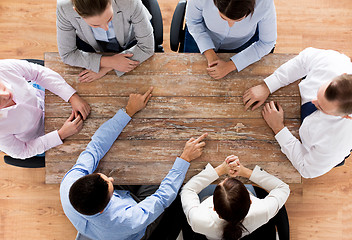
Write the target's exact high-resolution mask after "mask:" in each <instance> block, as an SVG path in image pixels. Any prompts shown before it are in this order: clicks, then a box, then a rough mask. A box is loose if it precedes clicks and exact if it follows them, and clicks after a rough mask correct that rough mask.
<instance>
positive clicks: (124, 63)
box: [108, 53, 139, 72]
mask: <svg viewBox="0 0 352 240" xmlns="http://www.w3.org/2000/svg"><path fill="white" fill-rule="evenodd" d="M131 57H133V54H132V53H119V54H115V55H113V56H110V57H108V58H110V66H111V67H112V68H113V69H115V70H117V71H120V72H130V71H132V70H133V69H135V68H136V67H137V66H138V65H139V62H138V61H134V60H132V59H129V58H131Z"/></svg>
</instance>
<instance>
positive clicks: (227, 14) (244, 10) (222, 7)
mask: <svg viewBox="0 0 352 240" xmlns="http://www.w3.org/2000/svg"><path fill="white" fill-rule="evenodd" d="M213 1H214V4H215V6H216V7H217V8H218V10H219V14H220V17H221V18H222V19H224V20H225V21H227V22H228V24H229V26H230V27H232V26H233V25H234V24H235V22H239V21H241V20H242V19H244V18H246V17H247V16H249V15H253V12H254V6H255V0H213Z"/></svg>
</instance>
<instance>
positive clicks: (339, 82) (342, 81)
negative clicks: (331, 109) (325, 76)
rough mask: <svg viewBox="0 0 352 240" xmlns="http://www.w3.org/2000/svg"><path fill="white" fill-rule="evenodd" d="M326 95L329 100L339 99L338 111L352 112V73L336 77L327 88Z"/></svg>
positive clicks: (343, 112) (342, 112)
mask: <svg viewBox="0 0 352 240" xmlns="http://www.w3.org/2000/svg"><path fill="white" fill-rule="evenodd" d="M324 95H325V97H326V99H327V100H329V101H337V102H338V105H339V109H338V112H340V113H341V114H347V115H348V114H352V74H342V75H340V76H338V77H336V78H335V79H334V80H333V81H332V82H331V83H330V84H329V85H328V87H327V88H326V91H325V94H324Z"/></svg>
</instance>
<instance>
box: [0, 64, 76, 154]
mask: <svg viewBox="0 0 352 240" xmlns="http://www.w3.org/2000/svg"><path fill="white" fill-rule="evenodd" d="M0 81H2V83H3V84H4V85H5V86H6V87H7V88H8V89H10V90H11V92H12V94H13V101H14V102H15V103H16V104H15V105H14V106H10V107H7V108H3V109H0V129H1V131H0V150H1V151H3V152H5V153H6V154H8V155H10V156H12V157H14V158H21V159H24V158H28V157H32V156H35V155H37V154H41V153H43V152H45V151H46V150H48V149H50V148H52V147H55V146H57V145H60V144H62V141H61V139H60V137H59V134H58V132H57V131H53V132H50V133H48V134H44V92H43V91H41V90H39V89H36V88H34V87H33V86H31V85H30V84H29V83H28V82H29V81H35V82H37V83H38V84H39V85H41V86H42V87H44V88H46V89H49V90H50V91H51V92H53V93H55V94H56V95H58V96H60V97H61V98H62V99H63V100H65V101H66V102H67V101H68V100H69V99H70V97H71V96H72V95H73V94H74V93H75V90H74V89H73V88H72V87H71V86H70V85H68V84H67V83H66V82H65V80H64V79H63V78H62V77H61V76H60V75H59V74H58V73H56V72H54V71H52V70H50V69H48V68H45V67H42V66H40V65H38V64H33V63H29V62H27V61H24V60H0Z"/></svg>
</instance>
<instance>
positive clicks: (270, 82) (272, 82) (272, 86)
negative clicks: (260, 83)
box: [264, 73, 281, 93]
mask: <svg viewBox="0 0 352 240" xmlns="http://www.w3.org/2000/svg"><path fill="white" fill-rule="evenodd" d="M264 82H265V84H266V85H267V86H268V88H269V90H270V93H273V92H275V91H276V90H278V89H279V88H281V85H280V82H279V81H278V80H277V78H276V76H275V73H273V74H271V75H270V76H269V77H267V78H265V79H264Z"/></svg>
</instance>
